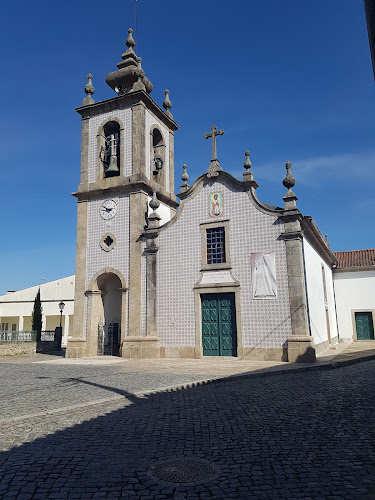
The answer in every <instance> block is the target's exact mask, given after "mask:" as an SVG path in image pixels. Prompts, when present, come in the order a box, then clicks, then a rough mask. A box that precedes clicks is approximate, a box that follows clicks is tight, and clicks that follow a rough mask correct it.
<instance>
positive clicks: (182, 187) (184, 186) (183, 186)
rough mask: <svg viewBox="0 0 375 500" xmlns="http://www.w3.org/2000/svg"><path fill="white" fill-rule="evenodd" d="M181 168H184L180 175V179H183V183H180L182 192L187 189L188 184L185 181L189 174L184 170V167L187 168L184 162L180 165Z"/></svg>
mask: <svg viewBox="0 0 375 500" xmlns="http://www.w3.org/2000/svg"><path fill="white" fill-rule="evenodd" d="M182 168H183V169H184V172H183V174H182V175H181V179H182V180H183V184H181V185H180V188H181V192H182V193H183V192H185V191H187V190H188V189H189V187H190V186H189V184H188V183H187V181H188V180H189V175H188V173H187V171H186V169H187V165H186V163H184V165H182Z"/></svg>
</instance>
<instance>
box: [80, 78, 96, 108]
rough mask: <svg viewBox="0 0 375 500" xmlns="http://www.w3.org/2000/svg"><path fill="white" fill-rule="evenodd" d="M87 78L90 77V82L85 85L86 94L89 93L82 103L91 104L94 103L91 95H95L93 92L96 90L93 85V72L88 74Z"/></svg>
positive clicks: (84, 104)
mask: <svg viewBox="0 0 375 500" xmlns="http://www.w3.org/2000/svg"><path fill="white" fill-rule="evenodd" d="M87 79H88V82H87V84H86V86H85V94H86V95H87V97H85V98H84V99H83V102H82V105H83V106H88V105H89V104H94V102H95V101H94V99H93V98H92V97H91V96H92V95H93V93H94V92H95V89H94V87H93V84H92V74H91V73H89V74H88V75H87Z"/></svg>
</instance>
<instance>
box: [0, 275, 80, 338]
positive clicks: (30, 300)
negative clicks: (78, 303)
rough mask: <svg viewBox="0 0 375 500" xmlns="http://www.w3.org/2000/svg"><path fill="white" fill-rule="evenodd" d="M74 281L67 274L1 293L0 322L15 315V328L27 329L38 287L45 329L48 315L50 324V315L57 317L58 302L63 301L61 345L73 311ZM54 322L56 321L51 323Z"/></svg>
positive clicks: (58, 313) (67, 331)
mask: <svg viewBox="0 0 375 500" xmlns="http://www.w3.org/2000/svg"><path fill="white" fill-rule="evenodd" d="M74 281H75V277H74V276H68V277H66V278H61V279H59V280H55V281H49V282H48V283H43V284H41V285H36V286H32V287H30V288H25V289H23V290H18V291H16V292H10V293H6V294H5V295H1V296H0V323H1V322H8V320H7V319H6V318H9V317H17V319H18V321H17V325H18V328H17V329H18V330H24V329H27V327H28V325H30V317H31V314H32V311H33V307H34V300H35V297H36V294H37V293H38V289H39V288H40V298H41V301H42V309H43V329H46V326H47V318H48V317H51V319H50V320H49V321H48V324H49V325H51V324H52V323H51V321H52V317H54V316H55V317H58V318H59V316H60V308H59V303H60V302H61V301H63V302H64V303H65V307H64V312H63V318H62V319H63V321H62V323H63V345H65V344H66V340H67V336H68V334H69V324H70V317H71V316H72V315H73V312H74ZM2 318H3V319H2ZM52 322H53V321H52ZM55 323H56V321H55V322H54V323H53V324H55ZM58 324H59V321H58Z"/></svg>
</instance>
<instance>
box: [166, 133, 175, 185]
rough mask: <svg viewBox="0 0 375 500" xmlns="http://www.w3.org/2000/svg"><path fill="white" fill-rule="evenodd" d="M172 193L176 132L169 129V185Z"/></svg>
mask: <svg viewBox="0 0 375 500" xmlns="http://www.w3.org/2000/svg"><path fill="white" fill-rule="evenodd" d="M167 189H168V190H169V192H170V193H171V194H174V133H173V132H172V131H171V130H170V131H169V186H168V187H167Z"/></svg>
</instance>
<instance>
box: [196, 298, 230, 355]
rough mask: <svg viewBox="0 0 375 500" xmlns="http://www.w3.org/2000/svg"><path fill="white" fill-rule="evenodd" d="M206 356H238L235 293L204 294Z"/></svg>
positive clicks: (203, 325)
mask: <svg viewBox="0 0 375 500" xmlns="http://www.w3.org/2000/svg"><path fill="white" fill-rule="evenodd" d="M201 299H202V335H203V339H202V343H203V355H204V356H237V330H236V308H235V300H234V293H217V294H202V295H201Z"/></svg>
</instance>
